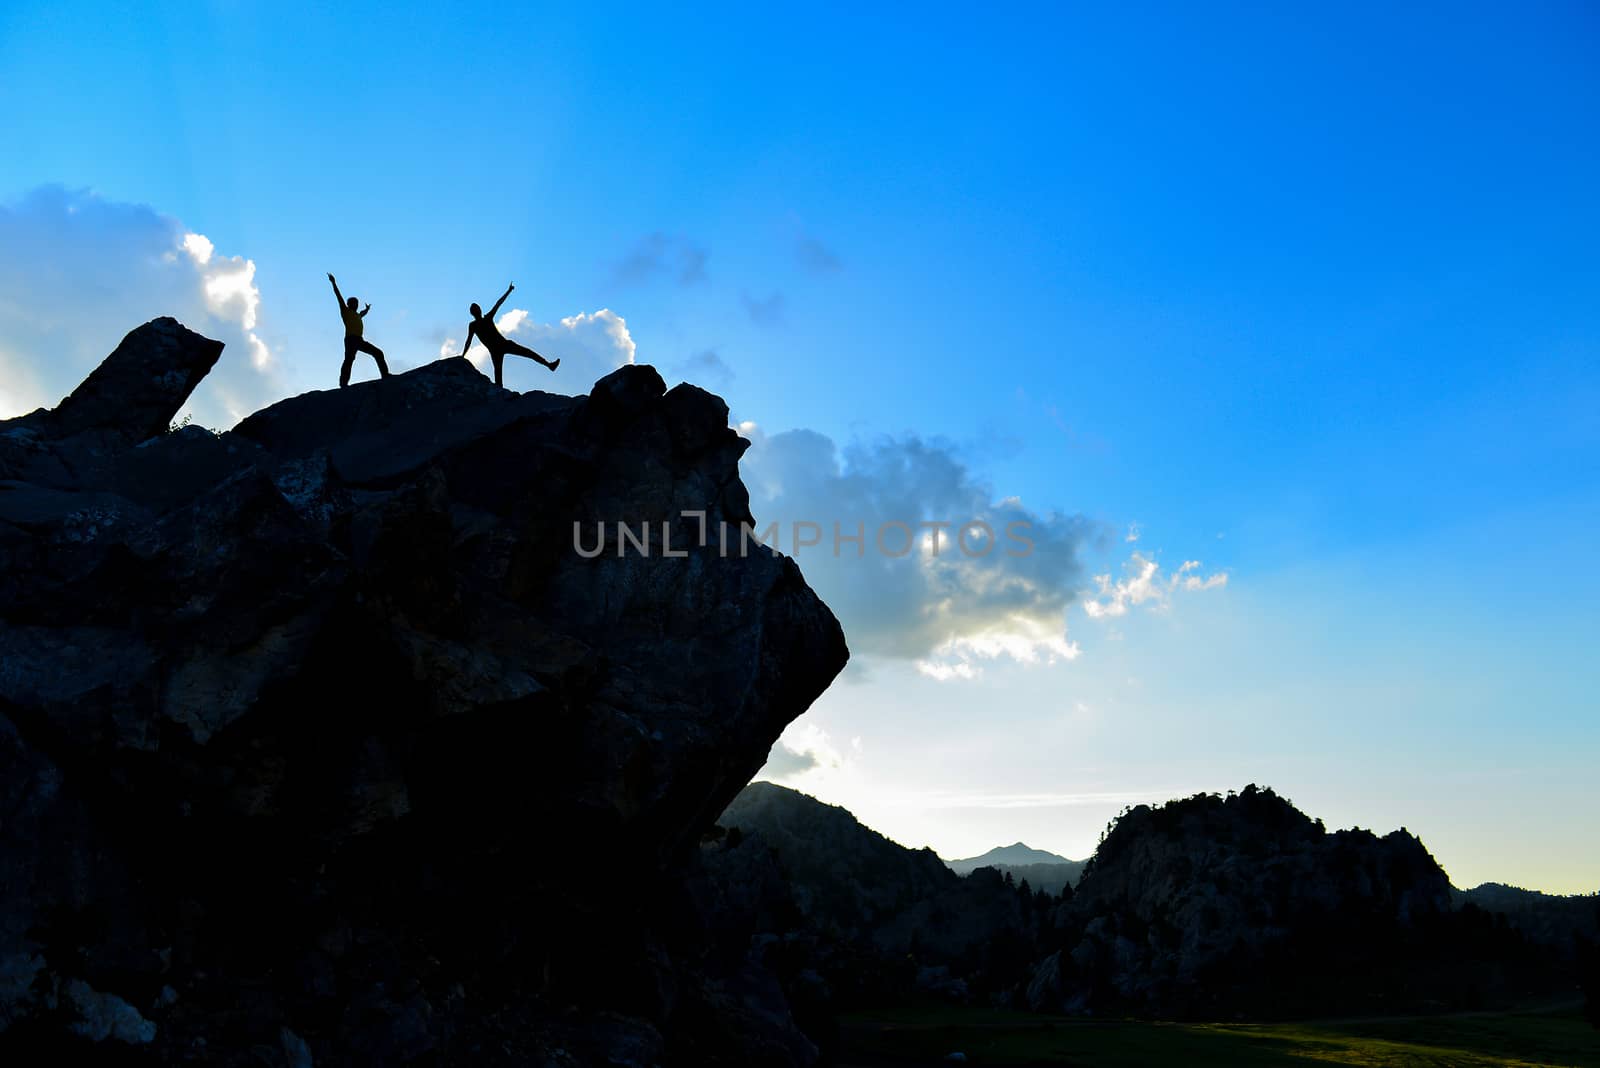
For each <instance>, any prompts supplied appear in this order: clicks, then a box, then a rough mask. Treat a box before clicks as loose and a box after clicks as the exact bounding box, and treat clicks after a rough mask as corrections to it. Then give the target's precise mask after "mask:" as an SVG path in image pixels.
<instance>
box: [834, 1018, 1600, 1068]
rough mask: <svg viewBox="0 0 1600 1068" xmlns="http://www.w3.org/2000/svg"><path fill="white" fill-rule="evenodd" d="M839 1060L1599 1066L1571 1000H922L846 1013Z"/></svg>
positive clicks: (1386, 1067)
mask: <svg viewBox="0 0 1600 1068" xmlns="http://www.w3.org/2000/svg"><path fill="white" fill-rule="evenodd" d="M843 1039H844V1050H845V1052H844V1053H843V1054H842V1055H841V1057H840V1063H841V1064H842V1065H846V1066H850V1068H858V1066H859V1068H868V1066H871V1068H879V1066H884V1068H887V1066H891V1065H922V1064H939V1063H941V1062H943V1059H944V1057H945V1055H946V1054H948V1053H951V1052H953V1051H958V1050H959V1051H960V1052H962V1053H965V1054H966V1056H967V1063H968V1064H973V1065H990V1064H992V1065H1012V1066H1018V1065H1022V1066H1027V1065H1036V1066H1042V1065H1079V1066H1083V1068H1124V1066H1135V1065H1186V1066H1197V1068H1199V1066H1209V1065H1217V1066H1230V1068H1231V1066H1237V1068H1251V1066H1256V1065H1312V1064H1320V1065H1337V1064H1348V1065H1366V1066H1373V1068H1413V1066H1429V1068H1435V1066H1437V1068H1490V1066H1494V1068H1501V1066H1519V1068H1520V1066H1525V1065H1562V1066H1595V1068H1600V1031H1596V1030H1595V1029H1594V1028H1592V1027H1590V1026H1589V1024H1588V1023H1586V1022H1585V1021H1584V1020H1583V1019H1582V1017H1580V1016H1579V1015H1578V1013H1577V1011H1576V1010H1575V1009H1574V1010H1571V1011H1564V1012H1542V1013H1535V1012H1527V1013H1481V1014H1468V1015H1452V1016H1412V1017H1397V1018H1393V1019H1383V1020H1377V1019H1364V1020H1360V1021H1315V1022H1303V1023H1273V1024H1220V1023H1219V1024H1186V1023H1156V1022H1150V1021H1140V1020H1100V1021H1094V1020H1085V1019H1080V1018H1076V1017H1048V1016H1032V1015H1028V1014H1025V1013H1006V1012H998V1011H991V1010H983V1009H959V1008H949V1007H943V1006H941V1007H937V1008H933V1007H929V1008H917V1009H903V1010H895V1011H887V1012H882V1013H871V1014H862V1015H857V1016H852V1017H849V1018H847V1019H846V1020H845V1021H843Z"/></svg>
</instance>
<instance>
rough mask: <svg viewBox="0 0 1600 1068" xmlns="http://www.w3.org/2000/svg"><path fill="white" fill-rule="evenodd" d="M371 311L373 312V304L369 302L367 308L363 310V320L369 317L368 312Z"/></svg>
mask: <svg viewBox="0 0 1600 1068" xmlns="http://www.w3.org/2000/svg"><path fill="white" fill-rule="evenodd" d="M371 310H372V302H371V301H368V302H367V306H366V307H365V308H362V309H361V318H363V319H365V318H366V317H367V312H369V311H371Z"/></svg>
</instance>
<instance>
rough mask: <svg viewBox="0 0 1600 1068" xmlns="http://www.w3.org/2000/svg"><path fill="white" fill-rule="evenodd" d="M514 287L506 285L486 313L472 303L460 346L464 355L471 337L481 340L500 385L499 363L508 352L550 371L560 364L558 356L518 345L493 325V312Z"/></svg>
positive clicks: (514, 284)
mask: <svg viewBox="0 0 1600 1068" xmlns="http://www.w3.org/2000/svg"><path fill="white" fill-rule="evenodd" d="M516 288H517V284H516V283H515V282H513V283H511V284H510V285H508V286H506V291H505V292H504V293H502V294H500V299H499V300H497V301H495V302H494V307H492V308H490V309H489V314H488V315H485V314H483V309H482V308H480V307H478V306H477V305H476V304H474V305H472V308H471V311H472V322H471V323H470V324H469V325H468V326H467V343H466V344H465V345H463V346H461V355H463V356H465V355H466V354H467V350H468V349H470V348H472V339H473V338H474V337H476V338H477V339H478V340H479V341H481V342H483V347H484V348H486V349H488V350H489V358H490V359H491V360H493V361H494V384H495V385H497V386H502V387H503V386H504V385H505V382H504V381H503V379H502V375H501V365H502V364H504V363H505V360H506V355H507V354H508V353H509V354H512V355H516V356H526V357H528V358H529V359H531V360H538V361H539V362H540V363H542V364H544V365H545V366H546V367H548V368H550V370H552V371H554V370H555V369H556V368H557V367H560V366H561V360H560V358H559V357H557V358H556V359H554V360H547V359H545V358H544V357H543V356H540V355H539V354H538V353H537V352H534V351H533V350H532V349H530V348H529V347H528V346H526V345H519V344H517V343H516V342H515V341H512V340H510V339H508V338H507V337H506V336H505V335H504V334H502V333H500V330H499V328H498V327H496V326H495V325H494V316H495V313H496V312H498V311H499V310H500V305H502V304H504V303H505V302H506V298H507V297H509V296H510V295H511V291H512V290H513V289H516Z"/></svg>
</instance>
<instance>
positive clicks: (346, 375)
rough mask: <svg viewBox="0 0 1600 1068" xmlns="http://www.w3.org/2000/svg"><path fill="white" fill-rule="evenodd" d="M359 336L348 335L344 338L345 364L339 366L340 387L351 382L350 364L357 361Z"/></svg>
mask: <svg viewBox="0 0 1600 1068" xmlns="http://www.w3.org/2000/svg"><path fill="white" fill-rule="evenodd" d="M358 340H359V339H358V338H353V337H346V338H345V339H344V365H343V366H342V367H340V368H339V388H340V389H343V388H344V387H346V386H348V385H349V384H350V365H351V364H353V363H355V362H356V342H357V341H358Z"/></svg>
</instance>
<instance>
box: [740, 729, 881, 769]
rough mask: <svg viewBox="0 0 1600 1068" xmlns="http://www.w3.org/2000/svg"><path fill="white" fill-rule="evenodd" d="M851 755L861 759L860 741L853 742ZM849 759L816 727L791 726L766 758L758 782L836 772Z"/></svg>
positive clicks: (855, 739) (857, 739) (825, 733)
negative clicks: (814, 773)
mask: <svg viewBox="0 0 1600 1068" xmlns="http://www.w3.org/2000/svg"><path fill="white" fill-rule="evenodd" d="M850 748H851V752H852V753H853V754H855V755H859V754H860V752H861V739H860V738H853V739H851V742H850ZM845 763H846V758H845V756H844V754H843V753H841V752H839V750H838V749H837V748H836V747H835V746H834V744H833V740H832V739H831V738H830V737H829V736H828V732H827V731H825V730H823V729H822V728H820V727H818V726H817V725H815V724H813V723H807V722H802V721H799V720H797V721H795V722H794V723H791V724H789V726H788V729H786V730H785V731H784V732H783V734H782V735H781V736H780V737H779V738H778V741H777V744H775V745H774V746H773V747H772V751H771V752H770V753H769V754H767V762H766V764H764V765H762V768H761V770H760V771H759V772H757V773H756V778H758V779H767V780H771V781H776V780H778V779H793V778H798V777H799V776H801V775H804V774H806V773H807V772H811V771H817V770H834V769H837V768H842V767H844V766H845Z"/></svg>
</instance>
